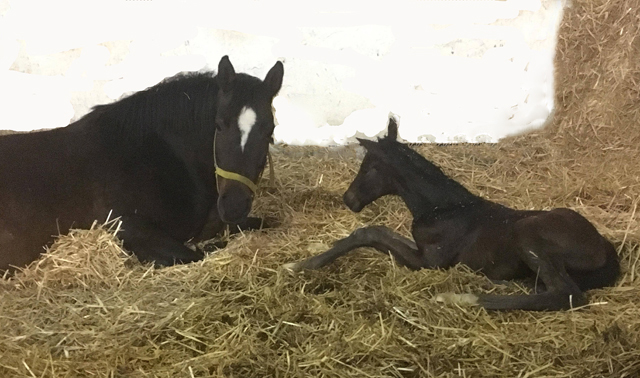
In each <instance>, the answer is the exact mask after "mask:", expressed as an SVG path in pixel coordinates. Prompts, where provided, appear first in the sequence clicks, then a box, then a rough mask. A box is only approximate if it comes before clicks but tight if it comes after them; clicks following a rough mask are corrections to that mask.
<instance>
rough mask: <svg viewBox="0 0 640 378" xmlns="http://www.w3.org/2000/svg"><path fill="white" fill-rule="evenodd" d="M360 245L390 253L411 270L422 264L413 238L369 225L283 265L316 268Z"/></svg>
mask: <svg viewBox="0 0 640 378" xmlns="http://www.w3.org/2000/svg"><path fill="white" fill-rule="evenodd" d="M360 247H372V248H375V249H376V250H378V251H380V252H382V253H384V254H387V253H391V255H392V256H393V257H394V258H395V259H396V261H397V262H398V263H399V264H400V265H403V266H406V267H407V268H410V269H413V270H417V269H420V268H422V265H423V264H422V260H421V258H420V255H419V253H418V249H417V248H416V244H415V242H414V241H413V240H411V239H408V238H405V237H404V236H402V235H399V234H397V233H395V232H393V231H392V230H390V229H389V228H387V227H384V226H370V227H364V228H359V229H357V230H355V231H354V232H352V233H351V235H349V236H347V237H346V238H344V239H340V240H338V241H337V242H336V243H335V244H334V246H333V247H332V248H331V249H329V250H328V251H326V252H324V253H321V254H319V255H316V256H313V257H310V258H308V259H306V260H303V261H300V262H297V263H291V264H285V267H286V268H287V269H289V270H292V271H300V270H303V269H318V268H321V267H323V266H325V265H328V264H330V263H332V262H333V261H334V260H336V259H337V258H338V257H340V256H344V255H346V254H347V253H349V252H350V251H352V250H354V249H356V248H360Z"/></svg>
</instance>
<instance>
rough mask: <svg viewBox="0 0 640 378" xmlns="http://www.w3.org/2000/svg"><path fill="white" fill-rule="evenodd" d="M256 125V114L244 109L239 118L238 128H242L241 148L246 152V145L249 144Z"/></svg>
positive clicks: (251, 110)
mask: <svg viewBox="0 0 640 378" xmlns="http://www.w3.org/2000/svg"><path fill="white" fill-rule="evenodd" d="M255 123H256V112H255V111H253V109H251V108H248V107H246V106H245V107H244V108H242V110H241V111H240V115H239V116H238V128H240V148H242V151H243V152H244V145H245V144H247V139H249V133H250V132H251V128H252V127H253V125H254V124H255Z"/></svg>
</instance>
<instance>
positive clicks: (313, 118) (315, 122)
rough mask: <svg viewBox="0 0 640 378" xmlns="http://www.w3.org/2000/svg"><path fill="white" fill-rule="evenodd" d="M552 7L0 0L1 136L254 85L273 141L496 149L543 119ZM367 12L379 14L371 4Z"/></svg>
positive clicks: (549, 102) (521, 1) (533, 2)
mask: <svg viewBox="0 0 640 378" xmlns="http://www.w3.org/2000/svg"><path fill="white" fill-rule="evenodd" d="M564 1H565V0H506V1H481V0H480V1H479V0H471V1H464V0H460V1H424V0H422V1H419V0H396V1H393V2H391V1H389V2H384V5H380V4H377V3H376V2H370V1H345V0H340V1H334V0H314V1H291V0H287V1H283V0H262V1H261V0H251V1H247V0H234V1H212V2H205V1H181V2H176V1H162V0H147V1H123V0H120V1H86V0H83V1H72V0H61V1H42V0H40V1H32V0H11V1H7V0H0V107H1V108H0V109H1V111H0V129H11V130H34V129H42V128H53V127H60V126H65V125H67V124H68V123H69V122H70V121H74V120H77V119H78V118H80V117H81V116H83V115H84V114H86V113H87V112H88V111H90V108H91V107H92V106H93V105H97V104H101V103H107V102H111V101H114V100H116V99H118V98H120V97H121V96H122V95H124V94H128V93H131V92H132V91H137V90H141V89H144V88H146V87H149V86H151V85H153V84H155V83H157V82H158V81H160V80H161V79H163V78H165V77H167V76H171V75H173V74H175V73H177V72H180V71H189V70H203V69H215V68H216V67H217V63H218V61H219V60H220V57H221V56H223V55H229V56H230V58H231V61H232V63H233V64H234V66H235V67H236V71H239V72H247V73H250V74H252V75H256V76H259V77H261V78H262V77H264V75H265V74H266V72H267V71H268V69H269V68H270V67H271V66H272V65H273V64H274V62H275V61H276V60H281V61H283V62H284V65H285V79H284V84H283V88H282V90H281V92H280V95H279V96H278V97H277V98H276V99H275V101H274V105H275V108H276V117H277V120H278V127H276V131H275V137H276V140H277V141H278V142H285V143H289V144H312V145H339V144H345V143H349V142H353V141H354V140H355V139H354V137H355V136H369V137H372V136H375V135H379V133H381V132H382V131H384V128H385V125H386V119H387V117H388V115H389V113H390V112H392V113H394V114H395V115H397V116H398V117H399V119H400V136H401V137H402V138H403V139H405V140H407V141H410V142H427V141H428V142H456V141H468V142H495V141H497V140H498V139H500V138H502V137H504V136H507V135H512V134H516V133H521V132H523V131H526V130H529V129H533V128H539V127H541V126H543V125H544V123H545V121H546V120H547V118H548V117H549V116H550V114H551V112H552V110H553V57H554V49H555V44H556V36H557V30H558V26H559V22H560V19H561V16H562V8H563V4H564ZM378 3H379V2H378Z"/></svg>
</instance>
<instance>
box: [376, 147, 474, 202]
mask: <svg viewBox="0 0 640 378" xmlns="http://www.w3.org/2000/svg"><path fill="white" fill-rule="evenodd" d="M378 145H379V148H380V150H381V152H383V157H384V158H385V159H386V161H387V164H389V165H390V166H392V167H393V168H394V169H395V170H396V172H397V173H398V174H399V175H400V176H401V177H404V178H405V181H406V185H408V186H412V189H413V190H414V191H415V192H416V193H415V194H418V195H421V196H423V197H425V198H427V197H429V198H437V199H438V201H440V202H441V203H440V204H439V205H440V206H439V207H444V206H446V204H463V203H471V202H476V201H477V200H479V199H480V197H478V196H476V195H474V194H473V193H471V192H469V190H467V188H465V187H464V186H463V185H462V184H460V183H459V182H457V181H456V180H454V179H452V178H451V177H449V176H447V175H446V174H445V173H444V172H443V171H442V169H441V168H440V167H438V166H437V165H435V164H433V163H432V162H430V161H429V160H427V159H426V158H425V157H424V156H422V155H421V154H420V153H418V152H417V151H415V150H413V149H412V148H411V147H409V146H408V145H407V144H404V143H400V142H398V141H396V140H395V139H392V138H388V137H387V138H382V139H380V140H379V142H378Z"/></svg>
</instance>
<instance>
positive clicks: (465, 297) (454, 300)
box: [436, 293, 479, 306]
mask: <svg viewBox="0 0 640 378" xmlns="http://www.w3.org/2000/svg"><path fill="white" fill-rule="evenodd" d="M478 299H479V298H478V296H477V295H474V294H455V293H442V294H438V295H436V302H441V303H446V304H456V305H462V306H477V305H478Z"/></svg>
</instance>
